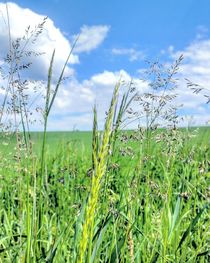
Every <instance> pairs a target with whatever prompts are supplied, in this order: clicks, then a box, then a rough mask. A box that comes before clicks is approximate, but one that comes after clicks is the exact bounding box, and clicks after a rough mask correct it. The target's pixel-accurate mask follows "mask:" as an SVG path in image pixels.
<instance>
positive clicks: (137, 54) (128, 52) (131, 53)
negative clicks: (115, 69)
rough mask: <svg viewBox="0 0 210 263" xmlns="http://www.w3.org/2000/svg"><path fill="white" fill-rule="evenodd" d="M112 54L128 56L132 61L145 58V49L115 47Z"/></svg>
mask: <svg viewBox="0 0 210 263" xmlns="http://www.w3.org/2000/svg"><path fill="white" fill-rule="evenodd" d="M112 54H113V55H117V56H127V57H128V58H129V61H131V62H132V61H136V60H142V59H144V58H145V54H144V52H143V51H140V50H136V49H134V48H113V49H112Z"/></svg>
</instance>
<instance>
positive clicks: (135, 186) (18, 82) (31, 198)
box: [0, 21, 210, 263]
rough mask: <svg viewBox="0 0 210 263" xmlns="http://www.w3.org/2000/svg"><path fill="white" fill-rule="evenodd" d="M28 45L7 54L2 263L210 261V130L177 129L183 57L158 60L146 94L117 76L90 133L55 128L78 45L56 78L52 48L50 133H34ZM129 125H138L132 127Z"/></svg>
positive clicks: (47, 108)
mask: <svg viewBox="0 0 210 263" xmlns="http://www.w3.org/2000/svg"><path fill="white" fill-rule="evenodd" d="M44 22H45V21H44ZM44 22H43V23H41V24H40V25H39V26H38V27H37V30H38V32H36V31H35V32H33V31H32V33H31V35H32V37H31V38H29V40H30V39H32V40H33V36H34V35H35V38H37V37H38V35H39V34H41V32H42V28H43V25H44ZM29 40H28V39H25V38H23V39H17V40H16V41H14V42H11V46H10V47H11V50H10V52H9V55H8V56H6V59H5V63H6V67H5V70H8V68H9V74H7V75H4V79H8V83H7V86H6V88H5V89H4V91H5V93H3V94H5V97H4V98H3V101H2V106H1V111H0V123H1V129H2V131H1V134H0V135H1V138H0V142H1V149H0V262H2V263H5V262H8V263H11V262H18V263H19V262H27V263H32V262H33V263H37V262H48V263H50V262H58V263H62V262H69V263H74V262H77V263H82V262H88V263H90V262H91V263H92V262H95V263H98V262H102V263H104V262H105V263H114V262H122V263H123V262H131V263H133V262H137V263H139V262H142V263H155V262H161V263H169V262H177V263H178V262H179V263H182V262H190V263H191V262H201V263H205V262H209V260H210V251H209V238H210V237H209V222H210V221H209V198H210V195H209V190H210V189H209V179H210V148H209V145H210V144H209V142H210V141H209V140H210V128H209V127H207V126H206V127H194V128H190V127H186V128H180V125H179V124H180V121H179V115H178V114H177V111H178V109H177V107H176V106H175V103H174V99H175V98H176V95H174V94H173V92H174V90H175V89H176V85H177V84H176V76H177V73H178V70H179V65H180V63H181V61H182V59H183V57H182V56H181V57H180V58H178V59H177V60H176V61H175V62H174V64H173V65H172V66H170V67H169V68H168V69H167V70H166V69H165V67H163V66H162V65H160V64H158V63H157V62H155V63H151V65H150V68H149V80H148V83H150V88H151V92H150V93H148V92H147V93H144V94H139V92H138V89H137V88H135V85H134V84H133V83H132V81H131V82H130V83H128V85H127V86H126V89H125V87H124V89H123V90H124V91H125V90H126V91H125V93H123V94H122V92H121V90H120V89H121V86H122V85H124V82H123V81H122V80H121V79H120V80H119V82H118V83H116V86H115V87H113V96H112V98H111V102H110V107H109V108H108V109H107V113H106V118H105V121H104V128H103V129H102V130H99V129H98V117H97V109H96V107H94V110H93V128H92V131H90V132H79V131H72V132H48V130H47V128H48V119H49V115H50V113H51V109H52V107H53V105H54V101H55V99H56V95H57V92H58V90H59V89H60V88H62V81H63V80H64V71H65V67H66V65H67V64H68V61H69V58H70V56H71V54H72V52H73V49H74V46H75V45H76V42H75V44H74V45H73V47H72V50H71V52H70V53H69V56H68V58H67V60H66V63H65V65H64V67H63V69H61V74H60V76H59V77H58V80H57V82H56V81H54V80H52V72H53V63H54V55H55V51H54V52H53V54H52V57H51V61H50V65H49V70H48V76H47V81H45V82H44V84H45V86H44V95H43V94H42V95H43V96H42V104H41V107H42V111H41V113H42V124H43V132H31V131H30V125H29V124H30V123H29V116H31V115H30V114H29V113H30V111H31V98H30V96H31V97H32V99H33V96H36V94H35V95H34V94H33V93H32V94H28V81H25V80H24V81H23V80H22V79H21V78H20V76H21V74H20V72H21V71H22V70H25V69H26V68H28V67H29V66H30V65H29V64H25V61H24V59H25V58H26V57H28V56H29V55H28V51H27V52H26V53H24V48H25V46H26V44H27V43H28V42H27V43H26V44H24V43H25V41H29ZM22 42H23V43H22ZM22 47H23V48H22ZM20 50H21V52H20ZM23 58H24V59H23ZM21 60H23V61H24V64H20V61H21ZM3 69H4V68H3ZM3 69H1V71H3ZM1 74H3V73H1ZM174 76H175V77H174ZM52 82H53V87H52ZM187 86H188V88H189V87H190V88H194V90H193V91H192V92H195V93H199V92H200V91H201V90H202V89H200V88H199V89H198V86H195V87H194V86H193V84H192V83H189V82H188V84H187ZM204 103H205V101H204ZM207 106H208V105H207ZM136 109H138V110H136ZM5 115H6V117H5ZM142 116H143V122H142V123H141V125H140V123H139V120H141V117H142ZM9 118H11V120H10V122H9V121H8V119H9ZM130 120H134V121H137V123H138V125H136V128H134V129H129V130H128V129H127V130H126V127H127V126H125V125H124V124H126V123H127V122H130ZM11 123H12V124H13V125H11Z"/></svg>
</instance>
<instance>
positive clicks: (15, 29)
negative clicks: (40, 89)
mask: <svg viewBox="0 0 210 263" xmlns="http://www.w3.org/2000/svg"><path fill="white" fill-rule="evenodd" d="M8 11H9V23H10V33H11V38H12V40H15V39H16V38H21V37H23V36H24V35H25V30H26V28H27V27H28V26H30V30H32V29H34V28H35V27H36V26H37V25H38V24H40V23H41V22H42V21H43V19H44V17H45V16H44V15H40V14H37V13H35V12H33V11H32V10H30V9H28V8H21V7H20V6H18V5H17V4H15V3H8ZM0 12H1V16H0V40H1V46H0V56H1V57H4V56H5V54H7V53H8V50H9V28H8V22H7V14H6V4H3V3H0ZM54 48H55V49H56V55H55V61H54V74H55V75H58V74H59V72H60V69H61V68H62V66H63V64H64V62H65V60H66V58H67V55H68V54H69V52H70V49H71V44H70V43H69V41H68V40H67V39H66V38H65V37H64V36H63V34H62V32H61V30H60V29H59V28H57V27H56V26H55V25H54V22H53V21H52V20H51V19H50V18H48V19H47V21H46V23H45V25H44V30H43V32H42V34H41V35H40V36H39V37H38V39H37V41H36V43H35V45H33V44H32V43H31V42H30V41H29V43H28V45H27V47H26V49H27V50H33V51H35V52H41V53H42V52H44V55H41V56H39V57H37V58H35V59H34V60H33V65H32V67H31V70H30V71H29V72H28V74H30V76H31V77H32V78H35V79H43V78H46V75H47V71H48V68H49V64H50V59H51V55H52V52H53V49H54ZM70 63H71V64H75V63H79V57H78V56H77V55H72V56H71V58H70ZM67 73H72V71H71V70H70V68H67Z"/></svg>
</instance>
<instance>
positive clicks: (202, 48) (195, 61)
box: [171, 38, 210, 125]
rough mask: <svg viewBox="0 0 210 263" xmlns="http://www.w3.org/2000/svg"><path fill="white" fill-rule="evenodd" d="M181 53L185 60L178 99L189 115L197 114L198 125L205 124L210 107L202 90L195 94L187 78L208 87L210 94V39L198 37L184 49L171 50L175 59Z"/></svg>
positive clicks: (180, 76) (181, 71)
mask: <svg viewBox="0 0 210 263" xmlns="http://www.w3.org/2000/svg"><path fill="white" fill-rule="evenodd" d="M181 54H183V56H184V60H183V63H182V64H181V65H180V70H179V78H180V81H179V88H178V90H177V92H178V94H179V96H178V98H177V101H178V103H181V104H183V105H184V106H183V110H184V111H188V114H189V115H190V114H192V115H195V118H194V119H195V123H196V124H197V125H198V124H199V125H204V124H205V122H206V121H208V120H209V119H210V107H209V105H205V102H206V99H205V97H204V96H203V93H202V92H201V94H194V93H193V91H192V90H190V89H189V88H187V84H186V80H185V79H189V80H190V81H192V82H193V83H196V84H199V85H201V86H202V87H204V88H206V89H208V90H209V92H208V91H207V93H208V94H209V95H210V39H198V38H196V40H195V41H193V42H192V43H191V44H190V45H189V46H187V47H186V48H185V49H184V50H179V51H174V49H173V50H171V57H172V58H173V59H177V58H178V57H179V56H180V55H181ZM201 109H202V112H201ZM190 112H191V113H190Z"/></svg>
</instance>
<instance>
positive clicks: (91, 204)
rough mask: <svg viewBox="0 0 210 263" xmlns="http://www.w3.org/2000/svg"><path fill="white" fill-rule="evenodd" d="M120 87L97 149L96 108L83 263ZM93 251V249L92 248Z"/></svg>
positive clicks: (115, 90) (80, 258) (82, 245)
mask: <svg viewBox="0 0 210 263" xmlns="http://www.w3.org/2000/svg"><path fill="white" fill-rule="evenodd" d="M119 87H120V82H118V83H117V85H116V86H115V89H114V94H113V97H112V100H111V104H110V108H109V112H108V115H107V119H106V123H105V129H104V133H103V138H102V142H101V145H100V148H99V149H98V150H97V148H98V147H97V145H96V144H97V143H96V142H97V139H96V136H97V133H96V127H97V120H96V110H94V115H95V117H94V125H93V127H94V129H93V130H94V134H93V137H94V138H93V163H94V171H93V177H92V187H91V192H90V196H89V199H88V203H87V208H86V214H85V221H84V224H83V231H82V237H81V240H80V245H79V257H78V260H77V262H78V263H82V262H83V258H84V256H85V252H86V249H87V243H88V240H89V241H90V244H91V241H92V233H93V226H94V214H95V211H96V207H97V204H98V197H99V190H100V187H101V180H102V178H103V176H104V174H105V171H106V164H107V157H108V153H109V149H110V147H109V144H110V143H111V142H110V138H111V134H112V123H113V117H114V111H115V106H116V103H117V97H118V91H119ZM90 251H91V250H90Z"/></svg>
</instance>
